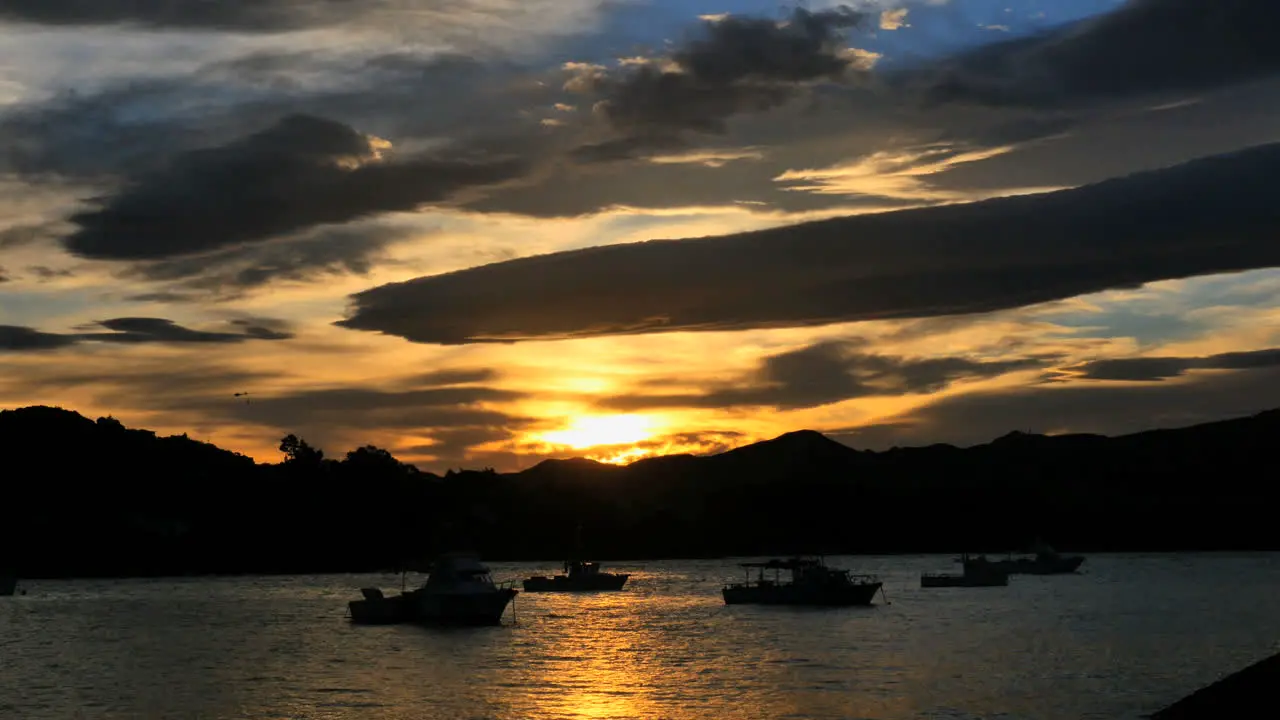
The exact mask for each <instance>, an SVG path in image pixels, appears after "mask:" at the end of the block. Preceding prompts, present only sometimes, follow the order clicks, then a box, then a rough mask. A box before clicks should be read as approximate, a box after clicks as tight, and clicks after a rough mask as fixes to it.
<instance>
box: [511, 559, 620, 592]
mask: <svg viewBox="0 0 1280 720" xmlns="http://www.w3.org/2000/svg"><path fill="white" fill-rule="evenodd" d="M629 577H631V576H630V575H629V574H627V573H607V572H600V563H594V562H584V561H582V560H569V561H566V562H565V564H564V574H562V575H552V576H551V577H547V576H546V575H534V576H533V577H529V578H526V579H525V581H524V591H525V592H602V591H612V590H621V589H622V586H623V585H626V584H627V578H629Z"/></svg>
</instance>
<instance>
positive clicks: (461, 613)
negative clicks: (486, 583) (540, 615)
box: [414, 588, 519, 626]
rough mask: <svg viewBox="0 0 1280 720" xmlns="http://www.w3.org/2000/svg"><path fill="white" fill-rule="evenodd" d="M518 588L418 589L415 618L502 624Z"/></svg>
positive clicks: (427, 621) (429, 621)
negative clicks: (473, 590) (487, 590)
mask: <svg viewBox="0 0 1280 720" xmlns="http://www.w3.org/2000/svg"><path fill="white" fill-rule="evenodd" d="M518 592H519V591H518V590H516V589H515V588H499V589H497V590H495V591H493V592H490V593H456V594H454V593H418V597H417V598H416V599H415V602H414V608H415V611H414V616H415V622H418V623H420V624H423V625H473V626H474V625H501V624H502V615H503V613H505V612H506V611H507V605H508V604H509V603H510V602H511V600H512V599H513V598H515V596H516V594H517V593H518Z"/></svg>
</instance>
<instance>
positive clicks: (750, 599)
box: [721, 557, 884, 607]
mask: <svg viewBox="0 0 1280 720" xmlns="http://www.w3.org/2000/svg"><path fill="white" fill-rule="evenodd" d="M739 566H740V567H742V568H743V569H744V570H745V571H746V575H747V577H746V581H745V582H741V583H730V584H728V585H725V586H724V588H723V590H722V591H721V593H722V594H723V595H724V604H725V605H816V606H827V607H841V606H849V605H871V604H872V600H873V599H874V598H875V595H876V593H877V592H883V587H884V583H882V582H880V579H879V578H877V577H875V576H874V575H853V574H851V573H850V571H848V570H838V569H835V568H830V567H827V565H826V563H824V562H823V560H822V559H821V558H799V557H795V558H791V559H788V560H780V559H773V560H769V561H767V562H747V563H739ZM753 569H754V570H757V571H758V572H757V576H756V579H755V580H752V579H751V571H752V570H753ZM766 570H773V571H774V577H773V579H772V580H770V579H768V578H766V577H765V574H764V573H765V571H766ZM783 570H788V571H790V572H791V580H790V581H783V580H782V579H781V573H782V571H783Z"/></svg>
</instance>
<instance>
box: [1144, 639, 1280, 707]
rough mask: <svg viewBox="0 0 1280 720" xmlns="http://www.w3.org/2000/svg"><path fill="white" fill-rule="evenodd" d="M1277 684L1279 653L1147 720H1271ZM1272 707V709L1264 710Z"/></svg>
mask: <svg viewBox="0 0 1280 720" xmlns="http://www.w3.org/2000/svg"><path fill="white" fill-rule="evenodd" d="M1278 685H1280V654H1276V655H1272V656H1271V657H1269V658H1267V659H1266V660H1263V661H1261V662H1258V663H1254V664H1253V665H1250V666H1249V667H1247V668H1245V669H1243V670H1240V671H1239V672H1235V673H1232V674H1231V675H1228V676H1227V677H1225V678H1223V679H1221V680H1219V681H1217V682H1215V683H1213V684H1212V685H1208V686H1205V687H1203V688H1201V689H1199V690H1197V691H1195V692H1194V693H1192V694H1190V695H1188V696H1187V697H1185V698H1183V699H1181V700H1179V701H1178V702H1176V703H1174V704H1172V705H1170V706H1169V707H1167V708H1165V709H1163V710H1161V711H1160V712H1157V713H1154V714H1153V715H1151V716H1149V717H1150V718H1151V720H1233V719H1234V718H1256V717H1272V716H1273V713H1274V712H1275V710H1274V704H1275V688H1276V687H1277V686H1278ZM1268 707H1272V708H1273V709H1272V710H1268V709H1267V708H1268Z"/></svg>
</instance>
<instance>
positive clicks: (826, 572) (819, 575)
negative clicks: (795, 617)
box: [738, 557, 876, 587]
mask: <svg viewBox="0 0 1280 720" xmlns="http://www.w3.org/2000/svg"><path fill="white" fill-rule="evenodd" d="M738 566H739V567H741V568H743V569H744V570H745V571H746V581H745V582H744V583H743V585H745V586H757V587H768V586H776V585H783V584H786V583H785V582H784V581H783V580H782V571H783V570H787V571H789V572H790V573H791V581H790V582H791V583H794V584H797V585H799V584H805V585H848V584H855V583H870V582H876V578H874V577H872V576H870V575H853V574H851V572H850V571H849V570H837V569H834V568H830V567H827V565H826V563H824V562H823V561H822V560H821V559H813V558H798V557H797V558H790V559H787V560H778V559H774V560H768V561H766V562H746V563H738ZM752 570H755V571H756V578H755V580H754V581H753V580H752V578H751V571H752ZM767 570H772V571H773V578H772V579H770V578H767V577H765V571H767Z"/></svg>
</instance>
